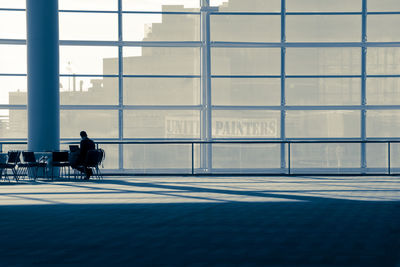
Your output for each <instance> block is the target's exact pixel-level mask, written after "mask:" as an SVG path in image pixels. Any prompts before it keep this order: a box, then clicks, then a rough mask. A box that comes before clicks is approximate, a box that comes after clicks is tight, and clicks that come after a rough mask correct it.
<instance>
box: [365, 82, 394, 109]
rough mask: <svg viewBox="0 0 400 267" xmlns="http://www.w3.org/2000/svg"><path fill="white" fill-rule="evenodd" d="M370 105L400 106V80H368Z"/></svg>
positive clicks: (368, 102) (368, 100)
mask: <svg viewBox="0 0 400 267" xmlns="http://www.w3.org/2000/svg"><path fill="white" fill-rule="evenodd" d="M367 104H368V105H400V78H368V79H367Z"/></svg>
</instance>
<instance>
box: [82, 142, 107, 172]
mask: <svg viewBox="0 0 400 267" xmlns="http://www.w3.org/2000/svg"><path fill="white" fill-rule="evenodd" d="M103 156H104V150H102V149H93V150H89V151H88V152H87V154H86V159H85V164H84V165H85V166H86V168H89V169H91V170H92V173H93V177H97V178H98V179H102V178H103V177H102V175H101V172H100V169H99V166H100V163H101V161H102V160H103Z"/></svg>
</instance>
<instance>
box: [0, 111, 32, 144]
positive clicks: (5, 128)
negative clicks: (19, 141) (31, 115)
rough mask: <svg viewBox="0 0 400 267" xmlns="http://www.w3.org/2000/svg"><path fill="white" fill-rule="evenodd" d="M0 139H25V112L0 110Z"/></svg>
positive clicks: (26, 129)
mask: <svg viewBox="0 0 400 267" xmlns="http://www.w3.org/2000/svg"><path fill="white" fill-rule="evenodd" d="M0 136H1V138H27V137H28V120H27V112H26V110H13V109H2V110H0Z"/></svg>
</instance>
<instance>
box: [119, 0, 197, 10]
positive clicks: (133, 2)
mask: <svg viewBox="0 0 400 267" xmlns="http://www.w3.org/2000/svg"><path fill="white" fill-rule="evenodd" d="M122 8H123V10H125V11H128V10H129V11H185V12H191V11H197V12H198V11H200V1H199V0H152V1H143V0H122Z"/></svg>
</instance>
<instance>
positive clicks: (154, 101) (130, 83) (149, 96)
mask: <svg viewBox="0 0 400 267" xmlns="http://www.w3.org/2000/svg"><path fill="white" fill-rule="evenodd" d="M124 104H125V105H199V104H200V79H196V78H194V79H193V78H186V79H185V78H124Z"/></svg>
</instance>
